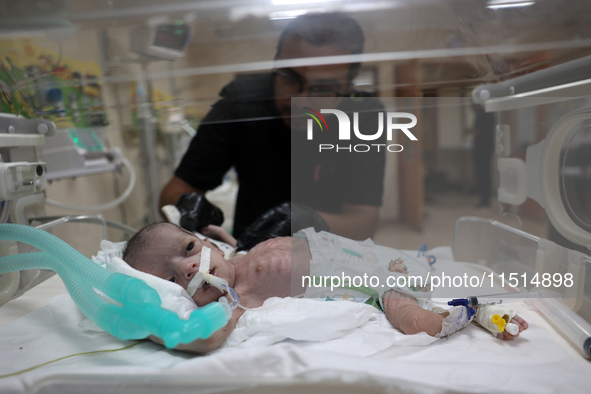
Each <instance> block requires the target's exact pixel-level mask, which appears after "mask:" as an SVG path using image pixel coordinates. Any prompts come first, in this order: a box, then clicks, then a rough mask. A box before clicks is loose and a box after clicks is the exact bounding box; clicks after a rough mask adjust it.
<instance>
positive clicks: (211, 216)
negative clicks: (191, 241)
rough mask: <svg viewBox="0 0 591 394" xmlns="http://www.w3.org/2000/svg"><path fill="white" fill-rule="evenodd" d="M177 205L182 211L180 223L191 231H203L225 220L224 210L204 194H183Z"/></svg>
mask: <svg viewBox="0 0 591 394" xmlns="http://www.w3.org/2000/svg"><path fill="white" fill-rule="evenodd" d="M176 207H177V208H178V210H179V211H180V213H181V220H180V221H179V224H180V225H181V227H182V228H184V229H185V230H189V231H191V232H194V231H201V229H202V228H203V227H205V226H208V225H210V224H214V225H216V226H219V225H221V224H222V223H223V222H224V213H223V212H222V210H221V209H219V208H218V207H216V206H215V205H213V204H212V203H210V202H209V201H208V200H207V198H205V196H204V195H203V194H199V193H186V194H183V195H182V196H181V198H179V201H178V202H177V204H176Z"/></svg>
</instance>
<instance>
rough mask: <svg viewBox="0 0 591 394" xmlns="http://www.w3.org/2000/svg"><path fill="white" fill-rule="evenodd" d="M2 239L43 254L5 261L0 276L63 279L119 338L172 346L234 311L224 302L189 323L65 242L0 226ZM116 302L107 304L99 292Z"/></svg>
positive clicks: (0, 260) (141, 286) (138, 283)
mask: <svg viewBox="0 0 591 394" xmlns="http://www.w3.org/2000/svg"><path fill="white" fill-rule="evenodd" d="M0 240H12V241H18V242H23V243H26V244H29V245H31V246H34V247H35V248H37V249H40V250H42V251H41V252H31V253H21V254H17V255H12V256H5V257H0V273H6V272H11V271H21V270H27V269H37V268H42V269H49V270H52V271H55V272H56V273H57V274H58V275H59V276H60V278H61V279H62V280H63V282H64V284H65V286H66V288H67V289H68V292H69V293H70V296H71V297H72V299H73V300H74V302H76V305H78V307H79V308H80V310H81V311H82V313H84V314H85V315H86V316H87V317H88V318H89V319H91V320H92V321H94V322H95V323H96V324H97V325H98V326H99V327H101V328H102V329H103V330H105V331H107V332H108V333H110V334H112V335H114V336H115V337H117V338H119V339H122V340H128V339H141V338H146V337H147V336H149V335H155V336H157V337H159V338H161V339H162V340H163V341H164V345H165V346H166V347H168V348H174V347H176V346H177V345H179V344H180V343H190V342H193V341H194V340H196V339H206V338H209V337H210V336H211V335H212V334H213V333H214V332H215V331H217V330H219V329H220V328H222V327H224V326H225V325H226V324H227V323H228V319H229V315H230V314H231V311H229V310H228V308H227V307H225V306H224V305H222V304H221V303H219V302H214V303H211V304H209V305H207V306H205V307H203V308H200V309H197V310H195V311H193V313H191V315H190V316H189V318H188V319H187V320H183V319H181V318H179V317H178V315H177V314H176V313H174V312H171V311H169V310H167V309H164V308H162V307H161V300H160V296H159V295H158V293H157V292H156V290H154V289H152V288H151V287H150V286H148V285H147V284H146V283H145V282H144V281H142V280H140V279H137V278H133V277H130V276H127V275H124V274H120V273H114V272H110V271H107V270H106V269H104V268H101V267H99V266H98V265H97V264H95V263H94V262H93V261H91V260H89V259H88V258H86V257H85V256H84V255H83V254H81V253H80V252H78V251H77V250H75V249H74V248H72V247H71V246H70V245H68V244H67V243H65V242H64V241H62V240H61V239H59V238H57V237H55V236H54V235H52V234H49V233H47V232H45V231H43V230H39V229H37V228H34V227H29V226H25V225H21V224H0ZM94 289H97V290H100V291H102V292H103V293H105V294H107V295H108V296H109V297H110V298H112V299H113V300H114V301H113V302H107V301H105V300H103V299H102V298H101V297H99V295H98V294H97V293H96V292H95V291H94Z"/></svg>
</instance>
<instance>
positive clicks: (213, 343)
mask: <svg viewBox="0 0 591 394" xmlns="http://www.w3.org/2000/svg"><path fill="white" fill-rule="evenodd" d="M243 313H244V309H242V308H236V309H234V311H233V312H232V316H231V317H230V320H229V321H228V324H226V325H225V326H224V327H222V328H220V329H219V330H217V331H216V332H214V333H213V334H212V335H211V336H210V337H209V338H207V339H196V340H194V341H193V342H191V343H181V344H180V345H178V346H177V347H175V350H180V351H182V352H188V353H199V354H203V353H208V352H211V351H212V350H216V349H218V348H219V347H220V346H221V345H222V343H224V341H225V340H226V338H228V336H229V335H230V334H231V333H232V331H233V330H234V328H236V323H237V322H238V319H240V316H242V314H243ZM150 340H152V341H153V342H156V343H158V344H160V345H163V344H164V342H163V341H162V339H160V338H158V337H156V336H153V335H152V336H150Z"/></svg>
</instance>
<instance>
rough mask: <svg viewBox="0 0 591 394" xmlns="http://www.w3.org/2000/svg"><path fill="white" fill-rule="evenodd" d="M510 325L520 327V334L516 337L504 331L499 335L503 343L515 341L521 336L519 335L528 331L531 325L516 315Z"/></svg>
mask: <svg viewBox="0 0 591 394" xmlns="http://www.w3.org/2000/svg"><path fill="white" fill-rule="evenodd" d="M510 323H513V324H515V325H517V327H519V332H518V333H517V334H515V335H512V334H510V333H509V332H508V331H507V330H505V331H503V332H502V333H500V334H498V335H497V338H499V339H502V340H503V341H509V340H511V339H515V338H517V337H518V336H519V334H520V333H521V332H522V331H524V330H527V328H528V327H529V325H528V324H527V322H526V321H525V320H523V319H522V318H521V317H520V316H519V315H515V316H514V317H513V319H511V321H510Z"/></svg>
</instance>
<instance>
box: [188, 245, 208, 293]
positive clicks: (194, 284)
mask: <svg viewBox="0 0 591 394" xmlns="http://www.w3.org/2000/svg"><path fill="white" fill-rule="evenodd" d="M210 263H211V249H210V248H208V247H207V246H204V247H203V248H202V249H201V259H200V260H199V272H197V274H195V277H194V278H193V280H192V281H191V282H190V283H189V285H188V286H187V293H189V295H190V296H191V297H193V295H194V294H195V292H196V291H197V289H199V288H200V287H201V286H203V284H204V283H205V278H206V276H208V275H209V265H210Z"/></svg>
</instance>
